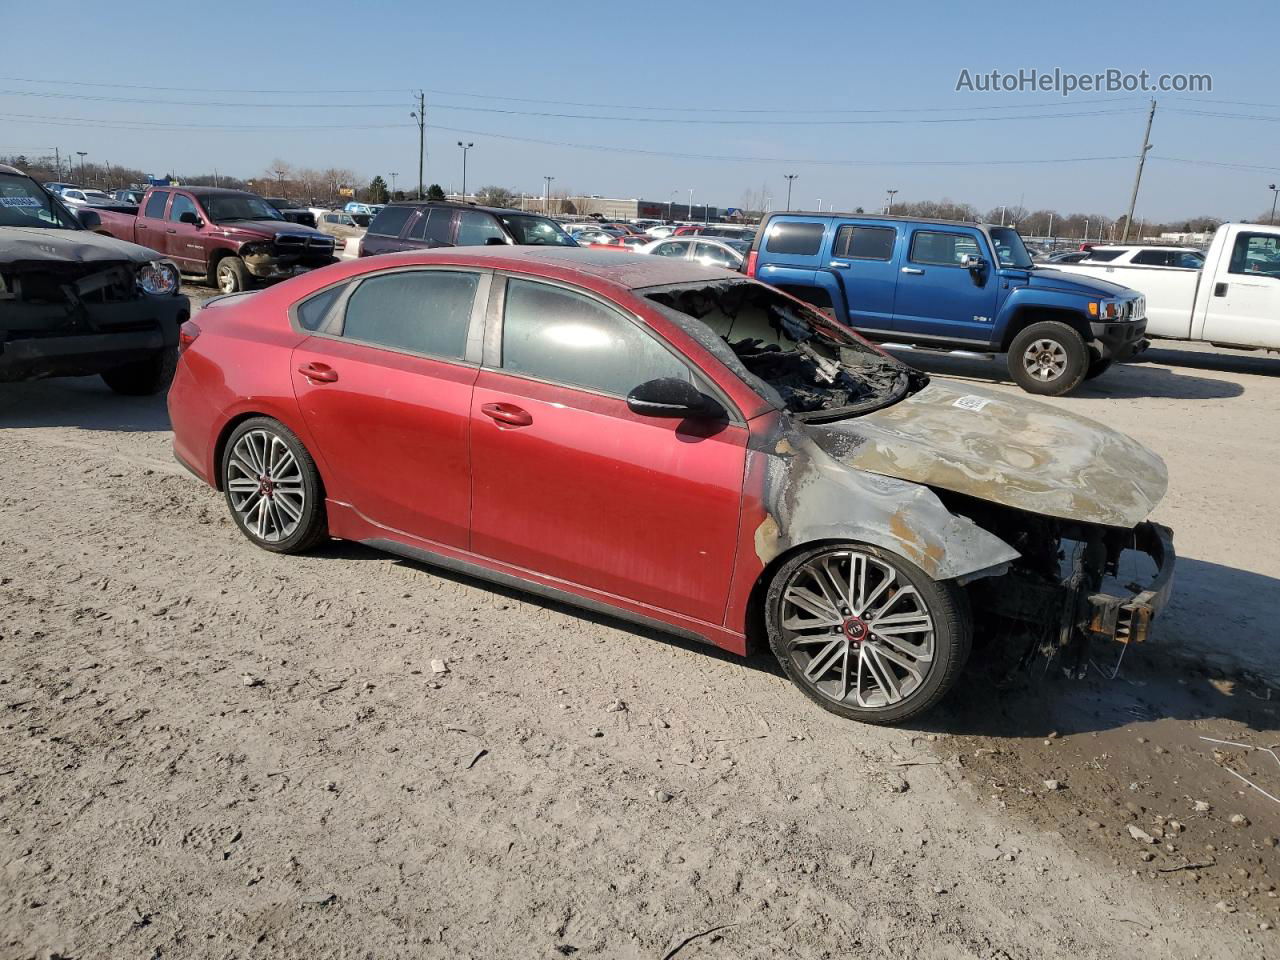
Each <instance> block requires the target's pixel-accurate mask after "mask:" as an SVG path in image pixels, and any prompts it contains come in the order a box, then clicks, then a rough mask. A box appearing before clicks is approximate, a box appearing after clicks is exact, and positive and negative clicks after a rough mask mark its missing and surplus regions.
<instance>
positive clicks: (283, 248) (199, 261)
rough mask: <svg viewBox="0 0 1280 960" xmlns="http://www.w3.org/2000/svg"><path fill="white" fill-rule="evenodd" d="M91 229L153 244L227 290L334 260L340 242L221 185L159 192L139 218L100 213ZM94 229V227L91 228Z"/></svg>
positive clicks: (152, 192)
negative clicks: (335, 242)
mask: <svg viewBox="0 0 1280 960" xmlns="http://www.w3.org/2000/svg"><path fill="white" fill-rule="evenodd" d="M87 215H91V216H92V217H93V218H94V222H93V224H92V226H91V229H94V230H97V231H98V232H100V233H108V234H110V235H112V236H114V237H119V238H120V239H121V240H130V241H134V242H138V243H146V244H149V245H150V246H152V247H154V248H155V249H157V250H159V251H160V252H162V253H164V254H165V255H166V256H168V257H169V258H170V259H172V260H173V261H174V262H175V263H177V265H178V267H179V269H181V270H182V272H183V273H186V274H191V275H195V276H199V277H203V278H204V279H205V280H206V281H207V282H208V283H210V284H212V285H214V286H216V287H217V288H218V289H219V290H221V291H222V292H223V293H237V292H239V291H241V290H247V289H249V287H250V286H251V285H252V284H253V282H254V281H255V280H280V279H284V278H285V277H292V276H294V275H296V274H298V273H302V272H305V271H307V270H311V269H314V268H316V267H323V266H325V265H326V264H330V263H333V262H334V259H335V258H334V255H333V251H334V238H333V237H329V236H326V235H325V234H323V233H321V232H320V231H319V230H316V229H314V228H313V227H307V226H304V225H303V224H300V223H290V222H289V221H288V220H286V219H285V218H284V217H282V216H281V215H280V213H279V211H278V210H276V208H275V207H273V206H272V205H271V204H269V203H267V201H266V200H264V199H262V197H259V196H257V195H255V194H252V193H246V192H245V191H243V190H226V189H220V188H218V187H151V188H149V189H148V190H147V192H146V193H145V194H144V195H143V198H142V206H141V207H140V208H139V209H138V212H137V214H136V215H134V214H130V213H122V212H118V211H114V210H94V211H93V212H92V213H91V214H87ZM86 225H88V224H86Z"/></svg>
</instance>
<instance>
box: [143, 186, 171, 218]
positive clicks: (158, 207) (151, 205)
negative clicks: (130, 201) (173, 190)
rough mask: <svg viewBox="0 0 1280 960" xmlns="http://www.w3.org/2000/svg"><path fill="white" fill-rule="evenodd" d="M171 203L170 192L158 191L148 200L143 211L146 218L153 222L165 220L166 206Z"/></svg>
mask: <svg viewBox="0 0 1280 960" xmlns="http://www.w3.org/2000/svg"><path fill="white" fill-rule="evenodd" d="M168 202H169V191H168V190H157V191H156V192H155V193H153V194H151V196H150V197H148V198H147V207H146V209H145V210H143V211H142V215H143V216H144V217H151V218H152V219H153V220H163V219H164V205H165V204H166V203H168Z"/></svg>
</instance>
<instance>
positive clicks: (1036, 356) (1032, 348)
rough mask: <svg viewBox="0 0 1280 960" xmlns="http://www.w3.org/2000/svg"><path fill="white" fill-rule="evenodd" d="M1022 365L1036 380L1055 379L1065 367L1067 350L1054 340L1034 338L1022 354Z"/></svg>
mask: <svg viewBox="0 0 1280 960" xmlns="http://www.w3.org/2000/svg"><path fill="white" fill-rule="evenodd" d="M1022 365H1023V366H1024V367H1026V369H1027V373H1029V374H1030V375H1031V376H1033V377H1035V378H1036V379H1037V380H1043V381H1046V382H1047V381H1049V380H1056V379H1058V377H1060V376H1062V374H1063V372H1064V371H1066V369H1067V351H1066V349H1065V348H1064V347H1063V346H1062V344H1060V343H1058V341H1056V340H1036V341H1034V342H1032V343H1031V344H1030V345H1029V346H1028V347H1027V349H1026V351H1025V352H1024V353H1023V354H1022Z"/></svg>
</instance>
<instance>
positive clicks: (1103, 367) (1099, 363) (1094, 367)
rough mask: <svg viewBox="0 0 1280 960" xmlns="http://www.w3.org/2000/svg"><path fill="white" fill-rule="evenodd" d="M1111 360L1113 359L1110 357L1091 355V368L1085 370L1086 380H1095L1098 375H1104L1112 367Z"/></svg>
mask: <svg viewBox="0 0 1280 960" xmlns="http://www.w3.org/2000/svg"><path fill="white" fill-rule="evenodd" d="M1111 362H1112V361H1111V358H1110V357H1093V356H1091V357H1090V358H1089V369H1088V370H1086V371H1085V372H1084V378H1085V379H1086V380H1093V379H1095V378H1097V377H1100V376H1102V375H1103V374H1104V373H1106V372H1107V371H1108V370H1110V369H1111Z"/></svg>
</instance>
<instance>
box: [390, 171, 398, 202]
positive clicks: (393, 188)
mask: <svg viewBox="0 0 1280 960" xmlns="http://www.w3.org/2000/svg"><path fill="white" fill-rule="evenodd" d="M398 176H400V174H398V173H396V172H395V171H394V170H392V171H391V199H392V200H394V199H395V198H396V177H398Z"/></svg>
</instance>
